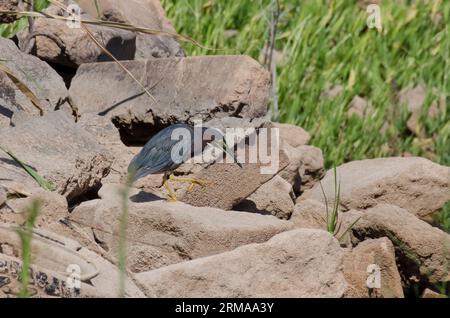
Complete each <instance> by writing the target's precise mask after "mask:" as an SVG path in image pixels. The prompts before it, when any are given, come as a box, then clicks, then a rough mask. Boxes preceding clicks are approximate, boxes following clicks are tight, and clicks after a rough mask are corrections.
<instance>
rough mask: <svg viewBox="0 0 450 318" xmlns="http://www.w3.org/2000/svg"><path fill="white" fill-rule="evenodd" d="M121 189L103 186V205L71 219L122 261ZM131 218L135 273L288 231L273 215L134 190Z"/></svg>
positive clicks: (81, 209) (80, 210)
mask: <svg viewBox="0 0 450 318" xmlns="http://www.w3.org/2000/svg"><path fill="white" fill-rule="evenodd" d="M119 189H120V186H117V185H107V186H103V187H102V189H101V190H100V192H99V195H100V196H101V198H102V199H101V200H94V201H88V202H84V203H82V204H81V205H80V206H78V207H77V208H76V209H75V210H74V211H73V212H72V214H71V216H70V220H71V222H74V224H78V225H80V226H83V227H85V228H86V229H90V231H93V233H94V235H95V237H96V239H97V241H98V242H101V243H100V244H101V246H103V247H104V249H105V250H106V251H108V252H109V255H111V257H113V258H115V257H116V256H117V254H116V253H117V248H118V236H117V235H118V232H117V231H118V229H119V219H120V216H121V213H122V208H121V207H122V202H121V199H120V196H119V195H118V191H119ZM130 199H131V202H130V205H129V217H128V237H127V242H128V264H129V268H130V269H131V270H132V271H135V272H142V271H149V270H152V269H156V268H159V267H162V266H166V265H170V264H174V263H179V262H182V261H185V260H189V259H194V258H199V257H204V256H209V255H213V254H217V253H222V252H225V251H228V250H232V249H234V248H236V247H238V246H240V245H244V244H249V243H261V242H265V241H267V240H268V239H270V238H271V237H272V236H273V235H275V234H278V233H280V232H283V231H286V230H289V229H291V228H292V225H291V224H290V223H289V222H286V221H281V220H278V219H277V218H275V217H273V216H264V215H258V214H253V213H244V212H233V211H231V212H230V211H223V210H218V209H214V208H197V207H192V206H189V205H186V204H184V203H169V202H166V201H162V200H159V199H158V198H155V197H154V196H152V195H149V194H145V193H142V192H139V191H138V190H136V189H135V190H133V191H132V193H131V196H130Z"/></svg>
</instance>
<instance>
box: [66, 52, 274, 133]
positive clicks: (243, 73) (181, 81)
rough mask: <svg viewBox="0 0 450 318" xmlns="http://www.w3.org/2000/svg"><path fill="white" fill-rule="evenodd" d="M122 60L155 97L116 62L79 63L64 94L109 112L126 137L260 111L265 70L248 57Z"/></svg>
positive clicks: (79, 104) (84, 108) (86, 107)
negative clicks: (68, 89) (67, 93)
mask: <svg viewBox="0 0 450 318" xmlns="http://www.w3.org/2000/svg"><path fill="white" fill-rule="evenodd" d="M123 64H124V66H125V67H127V68H128V69H129V70H130V72H131V73H132V74H133V75H134V76H135V77H136V78H137V79H139V80H140V81H141V83H142V84H143V85H145V86H146V87H147V88H148V89H149V91H150V93H151V94H152V95H153V96H154V98H155V99H156V101H157V103H155V102H154V101H153V99H152V98H150V97H149V96H148V95H147V94H145V93H144V92H143V90H142V88H141V87H140V86H139V85H138V84H136V82H135V81H133V80H132V79H131V78H130V77H129V76H128V75H127V74H126V73H125V72H124V71H123V70H122V69H121V68H120V66H118V65H117V64H116V63H93V64H84V65H82V66H81V67H80V68H79V69H78V72H77V74H76V76H75V77H74V79H73V81H72V85H71V87H70V96H71V99H72V100H73V103H74V106H75V108H76V109H77V110H78V112H79V114H84V113H97V114H100V115H102V116H107V117H108V118H111V119H112V120H113V122H114V123H115V125H116V126H117V127H119V128H120V130H121V133H122V137H124V138H125V139H126V140H125V141H127V142H147V141H148V139H149V137H150V136H152V135H153V134H154V133H156V132H157V131H158V130H160V129H161V128H162V127H165V126H167V125H170V124H172V123H177V122H191V123H193V121H194V120H196V119H202V120H204V121H207V120H210V119H213V118H221V117H226V116H235V117H243V118H250V119H253V118H255V117H260V116H262V115H264V114H265V113H266V108H267V104H268V99H269V85H270V76H269V73H268V72H266V71H265V70H264V69H263V68H262V67H261V65H259V63H258V62H256V61H254V60H253V59H251V58H249V57H246V56H202V57H189V58H162V59H149V60H139V61H128V62H124V63H123ZM111 92H114V94H111Z"/></svg>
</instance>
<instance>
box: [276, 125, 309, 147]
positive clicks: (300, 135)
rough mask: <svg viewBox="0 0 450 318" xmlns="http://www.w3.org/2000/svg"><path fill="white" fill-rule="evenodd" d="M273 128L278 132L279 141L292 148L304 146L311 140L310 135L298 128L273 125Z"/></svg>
mask: <svg viewBox="0 0 450 318" xmlns="http://www.w3.org/2000/svg"><path fill="white" fill-rule="evenodd" d="M273 127H274V128H278V129H279V130H280V139H281V140H282V141H283V142H286V143H288V144H289V145H290V146H292V147H299V146H305V145H307V144H308V143H309V141H310V140H311V135H310V134H309V133H308V132H307V131H306V130H304V129H303V128H301V127H299V126H295V125H291V124H281V123H273Z"/></svg>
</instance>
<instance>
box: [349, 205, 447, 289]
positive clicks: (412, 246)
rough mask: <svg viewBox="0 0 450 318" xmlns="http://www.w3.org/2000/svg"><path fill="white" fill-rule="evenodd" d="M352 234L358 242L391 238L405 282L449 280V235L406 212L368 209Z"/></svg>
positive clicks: (382, 207)
mask: <svg viewBox="0 0 450 318" xmlns="http://www.w3.org/2000/svg"><path fill="white" fill-rule="evenodd" d="M353 234H354V235H355V236H356V237H357V238H359V239H367V238H379V237H387V238H389V239H390V240H391V241H392V243H393V244H394V246H395V251H396V255H397V257H398V266H399V270H400V272H401V274H402V275H403V280H404V281H406V282H411V281H412V282H414V281H416V280H418V281H419V282H420V283H421V284H434V283H438V282H448V281H449V280H450V274H449V269H448V264H449V262H450V253H449V251H450V249H449V247H448V246H449V245H448V243H449V242H450V235H449V234H447V233H444V232H443V231H441V230H439V229H438V228H435V227H432V226H431V225H429V224H428V223H426V222H424V221H421V220H419V219H418V218H416V217H413V216H412V215H411V214H410V213H409V212H408V211H406V210H405V209H402V208H399V207H396V206H393V205H387V204H380V205H378V206H376V207H374V208H371V209H368V210H366V211H365V212H364V214H363V217H362V218H361V220H360V221H359V222H358V223H357V224H356V225H355V226H354V228H353Z"/></svg>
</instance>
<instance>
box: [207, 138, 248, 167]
mask: <svg viewBox="0 0 450 318" xmlns="http://www.w3.org/2000/svg"><path fill="white" fill-rule="evenodd" d="M212 144H213V146H215V147H217V148H219V149H220V150H222V151H224V152H226V153H227V154H228V155H230V156H231V158H233V160H234V162H235V163H236V164H237V165H238V166H239V167H240V168H242V165H241V164H240V163H239V162H238V161H237V158H236V156H235V155H234V153H232V152H231V151H230V149H229V148H228V145H227V143H226V142H225V141H224V140H223V139H221V140H217V141H216V140H214V141H213V142H212Z"/></svg>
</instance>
